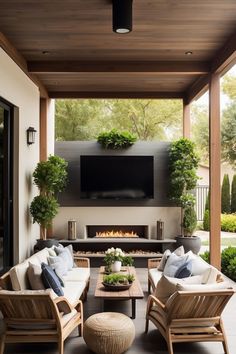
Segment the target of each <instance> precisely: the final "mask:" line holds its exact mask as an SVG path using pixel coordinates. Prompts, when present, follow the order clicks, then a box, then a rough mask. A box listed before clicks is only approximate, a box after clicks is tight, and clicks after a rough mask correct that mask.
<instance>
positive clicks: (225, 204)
mask: <svg viewBox="0 0 236 354" xmlns="http://www.w3.org/2000/svg"><path fill="white" fill-rule="evenodd" d="M230 209H231V208H230V184H229V175H227V174H225V175H224V178H223V183H222V187H221V212H222V213H225V214H229V213H230Z"/></svg>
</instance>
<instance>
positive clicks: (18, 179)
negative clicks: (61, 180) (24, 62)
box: [0, 48, 39, 262]
mask: <svg viewBox="0 0 236 354" xmlns="http://www.w3.org/2000/svg"><path fill="white" fill-rule="evenodd" d="M0 96H1V97H3V98H4V99H5V100H7V101H8V102H10V103H11V104H13V105H14V106H16V112H17V114H16V116H15V117H14V120H15V135H14V143H15V159H14V165H15V170H14V201H13V202H14V214H15V220H14V261H15V262H18V261H21V260H23V259H25V257H27V256H28V255H29V254H30V252H31V249H32V246H33V244H34V243H35V239H36V238H38V237H39V227H38V225H33V224H32V222H31V218H30V215H29V205H30V202H31V200H32V199H33V197H34V195H35V194H36V193H37V189H36V187H34V186H32V177H31V176H32V172H33V170H34V168H35V166H36V164H37V162H38V160H39V90H38V87H37V86H36V85H35V84H34V83H33V82H32V81H31V80H30V79H29V78H28V76H27V75H25V74H24V72H23V71H22V70H21V69H20V68H19V67H18V66H17V65H16V64H15V62H14V61H13V60H12V59H11V58H10V57H9V56H8V55H7V54H6V53H5V52H4V51H3V49H1V48H0ZM29 126H32V127H34V128H35V129H36V130H37V133H36V142H35V144H33V145H27V142H26V130H27V128H28V127H29ZM17 219H18V220H17Z"/></svg>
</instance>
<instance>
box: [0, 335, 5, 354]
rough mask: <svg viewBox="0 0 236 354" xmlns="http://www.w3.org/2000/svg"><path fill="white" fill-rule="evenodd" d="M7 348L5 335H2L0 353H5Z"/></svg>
mask: <svg viewBox="0 0 236 354" xmlns="http://www.w3.org/2000/svg"><path fill="white" fill-rule="evenodd" d="M4 348H5V335H2V336H1V338H0V354H3V353H4Z"/></svg>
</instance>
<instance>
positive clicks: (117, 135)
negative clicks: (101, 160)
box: [97, 129, 137, 149]
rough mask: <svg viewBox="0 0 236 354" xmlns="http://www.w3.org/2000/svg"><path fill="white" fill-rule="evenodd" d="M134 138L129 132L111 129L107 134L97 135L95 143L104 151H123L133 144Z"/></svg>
mask: <svg viewBox="0 0 236 354" xmlns="http://www.w3.org/2000/svg"><path fill="white" fill-rule="evenodd" d="M136 140H137V138H136V136H135V135H133V134H131V133H129V132H126V131H124V132H119V131H117V130H116V129H112V130H110V131H108V132H104V133H101V134H99V136H98V138H97V141H98V143H99V144H101V145H102V147H103V148H105V149H123V148H127V147H129V146H131V145H133V144H134V143H135V141H136Z"/></svg>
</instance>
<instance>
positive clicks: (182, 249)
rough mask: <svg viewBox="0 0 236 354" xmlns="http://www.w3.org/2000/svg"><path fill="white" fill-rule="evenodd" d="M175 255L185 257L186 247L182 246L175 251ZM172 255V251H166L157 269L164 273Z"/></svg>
mask: <svg viewBox="0 0 236 354" xmlns="http://www.w3.org/2000/svg"><path fill="white" fill-rule="evenodd" d="M173 253H174V254H176V256H183V255H184V247H183V246H180V247H178V248H176V250H174V252H173ZM170 255H171V251H170V250H169V249H167V250H165V252H164V253H163V256H162V259H161V261H160V263H159V265H158V267H157V269H158V270H160V271H161V272H163V270H164V268H165V264H166V262H167V259H168V257H169V256H170Z"/></svg>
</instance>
